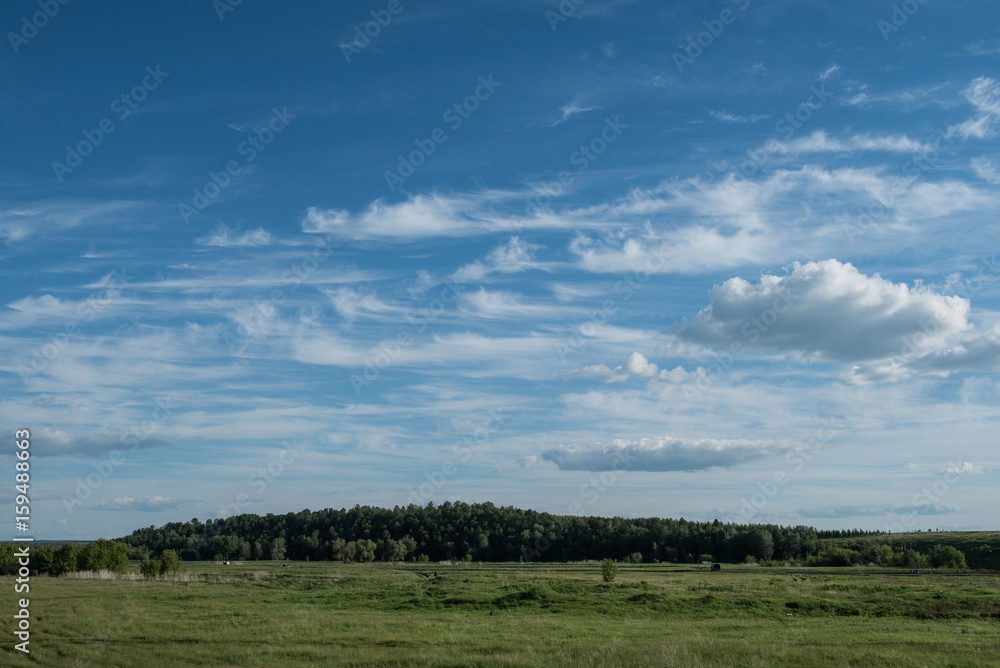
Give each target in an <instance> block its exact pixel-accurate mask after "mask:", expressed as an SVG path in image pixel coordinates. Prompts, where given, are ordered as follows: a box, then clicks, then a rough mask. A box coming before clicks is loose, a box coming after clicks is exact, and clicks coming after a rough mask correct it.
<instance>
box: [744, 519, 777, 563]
mask: <svg viewBox="0 0 1000 668" xmlns="http://www.w3.org/2000/svg"><path fill="white" fill-rule="evenodd" d="M747 538H748V540H747V548H748V551H749V552H750V554H751V555H753V556H754V557H756V558H757V560H758V561H767V560H768V559H770V558H771V557H773V556H774V537H773V536H772V535H771V532H770V531H768V530H767V529H762V528H760V527H757V528H756V529H754V530H753V531H751V532H750V535H749V536H748V537H747Z"/></svg>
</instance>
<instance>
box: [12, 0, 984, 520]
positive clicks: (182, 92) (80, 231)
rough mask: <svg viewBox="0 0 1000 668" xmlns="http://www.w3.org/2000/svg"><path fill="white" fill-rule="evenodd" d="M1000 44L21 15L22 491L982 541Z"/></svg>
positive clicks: (387, 5)
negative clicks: (853, 530) (748, 525)
mask: <svg viewBox="0 0 1000 668" xmlns="http://www.w3.org/2000/svg"><path fill="white" fill-rule="evenodd" d="M46 11H48V14H46V13H45V12H46ZM998 12H1000V10H998V9H997V8H995V7H994V6H993V5H991V4H987V3H974V2H950V3H947V4H944V3H934V2H926V3H921V2H918V0H910V2H907V3H897V4H894V3H889V2H820V1H817V2H808V3H803V2H789V1H771V2H768V1H764V0H739V1H737V2H710V3H705V2H675V3H667V4H666V5H665V4H664V3H653V2H639V1H628V0H618V1H601V0H582V1H579V2H572V1H571V0H566V1H565V2H563V3H561V4H559V3H556V2H546V1H541V0H510V1H505V2H488V1H485V0H480V1H474V2H468V3H442V2H433V1H430V0H426V1H420V2H418V1H414V0H399V1H398V2H389V1H386V2H371V3H350V4H349V6H344V5H343V4H340V3H337V4H336V5H335V6H331V5H330V4H329V3H320V2H300V3H294V5H291V6H282V7H280V8H279V7H277V6H275V5H270V4H265V3H259V2H242V3H240V4H238V5H232V4H231V3H229V2H225V1H224V0H219V1H218V2H215V3H213V2H210V1H208V0H201V1H198V2H194V1H182V2H176V3H170V4H169V5H163V6H160V5H157V6H146V5H139V4H136V3H126V2H106V3H101V5H100V7H95V6H90V5H87V4H86V3H77V2H68V3H67V4H59V3H58V2H55V1H53V2H52V3H50V4H47V3H46V2H44V0H43V2H27V1H19V2H16V3H10V4H9V5H8V6H5V7H4V9H3V12H2V18H0V25H2V26H3V28H4V32H5V34H6V35H7V36H6V42H7V43H6V45H5V46H4V47H3V48H2V49H0V53H2V56H0V77H2V80H3V83H4V86H5V90H6V94H5V95H3V96H2V100H0V107H2V110H3V115H4V120H5V123H4V124H3V127H2V130H0V132H2V133H3V153H2V159H0V160H2V162H0V180H2V184H3V189H2V191H0V272H2V277H3V280H2V282H0V348H2V353H3V354H2V355H0V386H2V394H0V416H2V421H3V423H4V424H6V425H7V428H8V431H9V432H10V447H9V448H7V450H8V452H7V453H4V454H3V455H2V459H0V469H2V471H3V473H2V475H3V476H4V477H5V478H7V479H9V480H12V479H13V472H14V459H13V457H12V453H13V449H14V445H13V430H14V429H17V428H28V429H31V431H32V436H33V439H32V462H33V466H32V469H31V471H32V480H31V492H32V494H31V498H32V504H33V511H34V512H33V515H34V517H33V527H32V528H33V530H34V532H35V535H36V536H37V537H39V538H61V537H79V538H95V537H99V536H118V535H122V534H125V533H129V532H131V530H132V529H134V528H137V527H141V526H149V525H151V524H155V525H161V524H163V523H165V522H168V521H179V520H186V519H190V518H191V517H195V516H197V517H199V518H201V519H205V518H209V517H222V516H227V515H231V514H233V513H237V512H253V513H259V514H264V513H268V512H275V513H283V512H288V511H297V510H300V509H302V508H313V509H316V508H324V507H330V506H333V507H344V506H347V507H350V506H353V505H355V504H372V505H381V506H389V507H391V506H394V505H404V504H406V503H421V504H426V503H427V502H429V501H433V502H435V503H441V502H444V501H445V500H449V499H451V500H455V499H461V500H463V501H469V502H481V501H492V502H494V503H497V504H504V505H507V504H513V505H517V506H521V507H530V508H535V509H539V510H545V511H551V512H559V513H571V514H579V515H582V514H601V515H624V516H648V515H658V516H668V517H680V516H683V517H686V518H689V519H700V520H712V519H715V518H719V519H723V520H731V521H740V522H747V521H751V522H778V523H782V524H812V525H816V526H820V527H827V528H841V527H863V528H869V529H888V528H897V529H899V528H920V529H927V528H938V527H940V528H995V524H994V521H995V515H994V513H993V512H992V508H993V507H994V506H995V505H996V501H997V496H996V492H995V490H996V487H997V485H996V477H995V476H996V475H997V473H996V471H997V469H998V466H1000V464H998V458H997V455H996V454H995V452H996V448H995V444H996V427H997V411H996V406H997V400H998V398H1000V385H998V376H997V372H998V370H1000V318H998V307H1000V299H998V297H1000V280H997V279H998V276H1000V265H997V258H996V252H997V250H1000V231H998V228H997V226H996V225H995V216H996V211H997V205H998V203H1000V193H998V186H1000V155H998V150H997V149H998V145H997V132H998V131H1000V73H998V72H997V68H996V62H997V61H996V56H997V55H998V54H1000V31H998V29H997V27H996V26H997V25H998V22H997V20H996V19H997V18H1000V16H998ZM366 31H367V32H368V35H374V36H373V37H371V36H366V35H365V32H366ZM10 487H11V486H8V490H10ZM0 501H3V502H4V503H9V504H13V493H12V490H11V491H9V492H6V493H3V494H0Z"/></svg>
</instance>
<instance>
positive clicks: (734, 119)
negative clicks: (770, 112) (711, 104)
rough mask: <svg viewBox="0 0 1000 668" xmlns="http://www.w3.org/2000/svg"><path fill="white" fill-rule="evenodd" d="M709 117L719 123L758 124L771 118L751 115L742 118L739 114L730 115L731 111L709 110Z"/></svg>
mask: <svg viewBox="0 0 1000 668" xmlns="http://www.w3.org/2000/svg"><path fill="white" fill-rule="evenodd" d="M708 115H709V116H711V117H712V118H714V119H715V120H717V121H720V122H722V123H756V122H757V121H759V120H761V119H763V118H770V116H760V115H757V114H751V115H749V116H740V115H738V114H733V113H730V112H729V111H726V110H723V111H716V110H715V109H709V110H708Z"/></svg>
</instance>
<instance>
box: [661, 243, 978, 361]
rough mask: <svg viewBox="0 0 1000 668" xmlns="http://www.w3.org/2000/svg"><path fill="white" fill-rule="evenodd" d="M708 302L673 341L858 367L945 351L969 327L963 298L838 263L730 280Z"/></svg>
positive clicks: (716, 289)
mask: <svg viewBox="0 0 1000 668" xmlns="http://www.w3.org/2000/svg"><path fill="white" fill-rule="evenodd" d="M709 296H710V304H709V306H707V307H706V308H704V309H702V310H701V311H700V312H699V313H698V315H697V316H695V317H694V318H693V319H692V320H690V321H688V320H687V319H685V321H684V322H682V323H681V325H680V326H679V327H677V328H676V330H675V333H676V337H677V340H678V341H680V342H682V343H688V344H696V345H700V346H705V347H709V348H722V349H730V348H731V347H732V346H734V345H741V346H744V347H751V346H756V347H761V348H767V349H771V350H776V351H779V352H783V353H787V354H793V355H801V356H805V357H815V358H818V359H823V360H836V361H842V362H857V361H869V360H887V359H892V358H894V357H903V356H921V355H926V354H929V353H932V352H935V351H942V350H944V349H945V347H946V344H947V342H948V340H949V339H950V338H951V337H953V336H955V335H958V334H961V333H963V332H965V331H966V330H968V329H969V328H970V325H969V322H968V314H969V301H968V300H967V299H962V298H960V297H953V296H944V295H939V294H936V293H934V292H932V291H931V290H929V289H928V288H926V287H924V286H922V285H920V284H916V285H914V286H912V287H911V286H908V285H906V284H903V283H893V282H891V281H888V280H886V279H883V278H882V277H881V276H879V275H878V274H873V275H871V276H868V275H865V274H862V273H861V272H859V271H858V270H857V269H856V268H855V267H854V266H853V265H851V264H850V263H842V262H839V261H837V260H825V261H823V262H809V263H807V264H799V263H795V265H794V267H793V269H792V271H791V273H789V274H787V275H785V276H773V275H768V274H765V275H763V276H761V279H760V281H759V282H757V283H756V284H754V283H750V282H748V281H746V280H744V279H742V278H731V279H729V280H727V281H726V282H725V283H722V284H721V285H716V286H714V287H713V288H712V289H711V290H710V291H709ZM956 354H957V353H956Z"/></svg>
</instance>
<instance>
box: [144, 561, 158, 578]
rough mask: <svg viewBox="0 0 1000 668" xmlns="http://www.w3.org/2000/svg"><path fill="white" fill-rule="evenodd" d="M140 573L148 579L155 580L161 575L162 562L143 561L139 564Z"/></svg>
mask: <svg viewBox="0 0 1000 668" xmlns="http://www.w3.org/2000/svg"><path fill="white" fill-rule="evenodd" d="M139 572H140V573H142V574H143V575H145V576H146V577H147V578H153V577H156V576H157V575H159V574H160V562H159V560H156V559H143V560H142V563H141V564H139Z"/></svg>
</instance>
